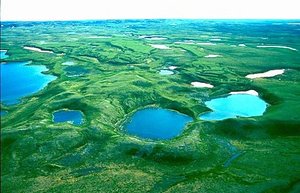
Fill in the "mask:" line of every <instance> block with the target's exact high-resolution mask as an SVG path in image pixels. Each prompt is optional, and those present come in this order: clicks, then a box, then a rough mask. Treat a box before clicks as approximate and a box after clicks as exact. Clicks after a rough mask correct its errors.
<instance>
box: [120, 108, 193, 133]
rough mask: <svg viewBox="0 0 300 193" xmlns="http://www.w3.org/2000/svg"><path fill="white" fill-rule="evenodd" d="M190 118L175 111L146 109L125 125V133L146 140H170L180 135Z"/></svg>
mask: <svg viewBox="0 0 300 193" xmlns="http://www.w3.org/2000/svg"><path fill="white" fill-rule="evenodd" d="M190 121H192V118H191V117H189V116H187V115H184V114H181V113H178V112H176V111H172V110H168V109H161V108H146V109H142V110H139V111H137V112H136V113H134V114H133V116H132V117H131V119H130V120H129V121H128V122H127V123H126V125H125V127H124V129H125V131H126V132H127V133H129V134H132V135H136V136H138V137H141V138H147V139H171V138H174V137H176V136H178V135H180V134H181V132H182V131H183V129H184V127H185V125H186V124H187V123H188V122H190Z"/></svg>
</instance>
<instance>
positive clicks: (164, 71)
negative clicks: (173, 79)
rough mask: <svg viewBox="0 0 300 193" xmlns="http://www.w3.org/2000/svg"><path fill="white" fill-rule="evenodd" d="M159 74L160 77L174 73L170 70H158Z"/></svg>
mask: <svg viewBox="0 0 300 193" xmlns="http://www.w3.org/2000/svg"><path fill="white" fill-rule="evenodd" d="M159 74H160V75H172V74H174V72H173V71H171V70H160V71H159Z"/></svg>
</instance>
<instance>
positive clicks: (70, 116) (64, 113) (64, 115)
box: [53, 110, 83, 125]
mask: <svg viewBox="0 0 300 193" xmlns="http://www.w3.org/2000/svg"><path fill="white" fill-rule="evenodd" d="M53 122H54V123H62V122H69V123H71V124H74V125H81V124H82V123H83V114H82V112H81V111H77V110H59V111H56V112H54V113H53Z"/></svg>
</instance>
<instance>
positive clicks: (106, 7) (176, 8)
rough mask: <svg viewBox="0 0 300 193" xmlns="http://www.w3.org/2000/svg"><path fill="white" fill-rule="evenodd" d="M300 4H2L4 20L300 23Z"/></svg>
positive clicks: (246, 0)
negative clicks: (179, 19) (203, 20)
mask: <svg viewBox="0 0 300 193" xmlns="http://www.w3.org/2000/svg"><path fill="white" fill-rule="evenodd" d="M299 7H300V0H1V20H2V21H7V20H35V21H36V20H84V19H145V18H192V19H300V11H299V10H300V9H299Z"/></svg>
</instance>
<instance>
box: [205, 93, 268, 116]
mask: <svg viewBox="0 0 300 193" xmlns="http://www.w3.org/2000/svg"><path fill="white" fill-rule="evenodd" d="M205 105H206V106H207V107H208V108H210V109H211V110H212V112H208V113H204V114H202V115H201V116H200V119H202V120H224V119H229V118H236V117H253V116H261V115H263V113H264V112H265V110H266V108H267V103H266V102H265V101H263V100H262V99H260V98H259V97H258V96H254V95H250V94H234V95H230V96H227V97H224V98H216V99H213V100H210V101H207V102H205Z"/></svg>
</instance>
